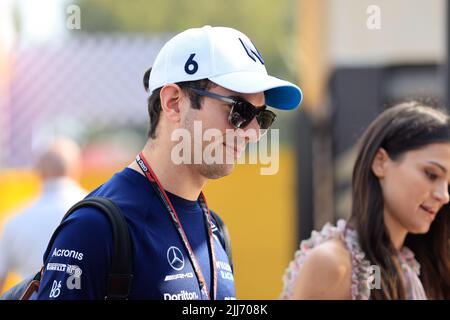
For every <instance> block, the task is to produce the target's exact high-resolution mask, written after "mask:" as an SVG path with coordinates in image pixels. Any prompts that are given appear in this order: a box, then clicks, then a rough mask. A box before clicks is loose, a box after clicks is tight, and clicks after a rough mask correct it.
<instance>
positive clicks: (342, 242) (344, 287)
mask: <svg viewBox="0 0 450 320" xmlns="http://www.w3.org/2000/svg"><path fill="white" fill-rule="evenodd" d="M363 266H365V264H364V254H363V253H362V251H361V250H360V248H359V243H358V239H357V234H356V232H355V231H354V230H352V229H349V228H347V224H346V221H344V220H339V221H338V222H337V224H336V226H334V225H331V224H327V225H325V226H324V227H323V228H322V230H320V231H313V232H312V234H311V237H310V238H309V239H307V240H304V241H302V242H301V244H300V248H299V250H297V252H296V253H295V258H294V260H293V261H292V262H291V263H290V265H289V268H288V269H287V270H286V273H285V276H284V283H285V286H284V290H283V293H282V295H281V298H283V299H295V298H297V299H299V298H305V297H306V298H308V297H310V298H316V299H319V298H321V297H322V298H324V299H333V298H337V299H352V298H353V299H361V298H363V299H364V297H365V296H366V295H365V294H361V292H362V291H361V286H360V282H361V281H363V280H364V279H362V278H364V277H362V276H361V270H362V268H363ZM302 292H303V293H307V294H302Z"/></svg>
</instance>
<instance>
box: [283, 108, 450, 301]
mask: <svg viewBox="0 0 450 320" xmlns="http://www.w3.org/2000/svg"><path fill="white" fill-rule="evenodd" d="M449 184H450V119H449V117H448V115H447V114H445V113H444V112H441V111H438V110H437V109H433V108H431V107H427V106H424V105H422V104H420V103H417V102H411V103H402V104H399V105H396V106H394V107H392V108H389V109H387V110H386V111H384V112H383V113H382V114H381V115H380V116H378V117H377V118H376V120H375V121H374V122H373V123H372V124H371V125H370V126H369V128H368V129H367V130H366V131H365V133H364V135H363V136H362V138H361V140H360V146H359V152H358V156H357V159H356V163H355V166H354V169H353V182H352V210H351V216H350V218H349V219H348V220H347V221H345V220H343V219H342V220H339V221H338V222H337V226H336V227H334V226H331V225H329V224H328V225H325V227H324V228H323V229H322V230H321V231H320V232H313V234H312V236H311V238H310V239H308V240H304V241H302V242H301V244H300V249H299V250H298V251H297V252H296V253H295V259H294V261H293V262H291V264H290V267H289V268H288V270H287V272H286V275H285V288H284V292H283V294H282V298H284V299H357V300H366V299H375V300H379V299H410V300H425V299H450V213H449V210H450V206H449V205H448V203H449V191H448V188H449Z"/></svg>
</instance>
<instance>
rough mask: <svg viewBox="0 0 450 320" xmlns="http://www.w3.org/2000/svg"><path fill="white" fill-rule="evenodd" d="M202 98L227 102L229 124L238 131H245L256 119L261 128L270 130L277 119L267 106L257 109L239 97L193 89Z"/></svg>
mask: <svg viewBox="0 0 450 320" xmlns="http://www.w3.org/2000/svg"><path fill="white" fill-rule="evenodd" d="M191 90H192V91H193V92H195V93H196V94H198V95H200V96H204V97H209V98H213V99H216V100H220V101H222V102H225V103H227V104H229V105H230V106H231V110H230V114H229V116H228V122H229V123H230V124H231V125H232V126H233V127H235V128H236V129H243V128H245V127H246V126H248V125H249V124H250V122H252V120H253V118H255V117H256V121H257V122H258V124H259V127H260V128H261V129H263V130H265V129H269V128H270V126H271V125H272V124H273V122H274V121H275V119H276V117H277V116H276V114H275V113H273V112H272V111H270V110H267V109H266V108H267V106H266V105H264V106H262V107H258V108H257V107H255V106H254V105H253V104H251V103H250V102H248V101H246V100H244V99H241V98H238V97H225V96H221V95H220V94H217V93H213V92H211V91H204V90H199V89H195V88H191Z"/></svg>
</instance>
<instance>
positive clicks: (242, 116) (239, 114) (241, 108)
mask: <svg viewBox="0 0 450 320" xmlns="http://www.w3.org/2000/svg"><path fill="white" fill-rule="evenodd" d="M252 111H253V110H252V108H251V106H250V107H249V106H248V103H246V102H244V101H237V102H236V103H235V104H234V105H233V108H232V109H231V114H230V122H231V124H232V125H233V126H235V127H236V128H245V127H246V126H248V124H249V123H250V122H251V121H252V119H253V117H254V112H252Z"/></svg>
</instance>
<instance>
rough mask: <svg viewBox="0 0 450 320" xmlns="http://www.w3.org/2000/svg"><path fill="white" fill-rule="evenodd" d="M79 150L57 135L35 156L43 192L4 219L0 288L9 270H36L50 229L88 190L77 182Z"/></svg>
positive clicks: (23, 272)
mask: <svg viewBox="0 0 450 320" xmlns="http://www.w3.org/2000/svg"><path fill="white" fill-rule="evenodd" d="M80 154H81V153H80V148H79V146H78V145H77V144H76V143H75V142H74V141H72V140H70V139H67V138H57V139H55V140H54V142H53V143H52V144H51V145H50V146H49V147H48V149H47V150H45V151H44V152H43V153H42V154H41V155H40V156H39V157H38V160H37V162H36V165H35V169H36V171H37V173H38V175H39V177H40V178H41V180H42V194H41V195H40V197H39V198H38V199H37V200H36V201H34V202H32V203H31V204H30V205H29V206H28V207H27V208H26V209H25V210H24V211H22V212H19V213H17V214H15V215H13V218H11V219H10V220H9V221H7V222H6V223H5V226H4V229H3V233H2V235H1V238H0V292H1V291H2V288H3V285H4V283H5V279H6V276H7V274H8V273H9V272H11V271H14V272H16V273H18V274H20V276H22V277H25V276H29V275H31V274H33V273H35V272H36V271H37V270H39V268H40V267H41V266H42V255H43V254H44V251H45V248H46V247H47V243H48V241H49V240H50V237H51V235H52V233H53V231H54V230H55V229H56V227H57V226H58V225H59V223H60V221H61V219H62V217H63V216H64V214H65V213H66V211H67V210H68V209H69V208H70V207H71V206H72V205H73V204H75V203H76V202H78V201H79V200H81V199H83V198H84V197H85V195H86V194H87V192H86V191H85V190H84V189H82V188H81V187H80V186H79V185H78V183H77V182H76V180H77V179H78V177H79V173H80Z"/></svg>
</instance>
